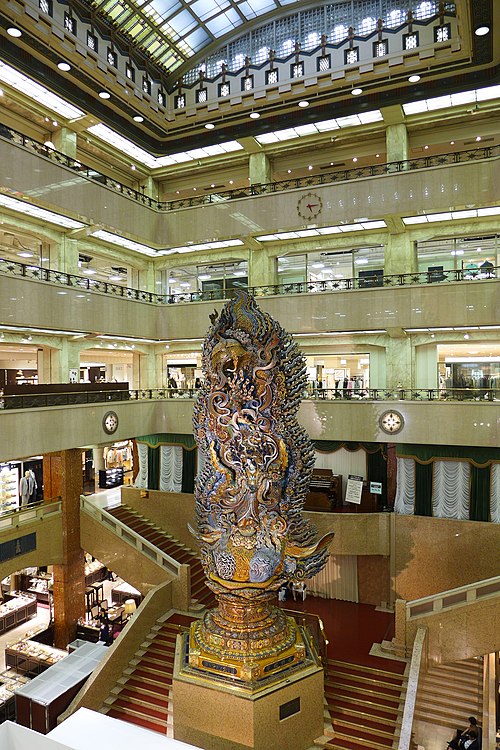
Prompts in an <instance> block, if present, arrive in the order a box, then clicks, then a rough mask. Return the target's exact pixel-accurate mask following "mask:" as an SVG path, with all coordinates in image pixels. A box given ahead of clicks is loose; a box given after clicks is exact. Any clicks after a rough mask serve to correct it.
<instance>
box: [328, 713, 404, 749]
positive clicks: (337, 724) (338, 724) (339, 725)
mask: <svg viewBox="0 0 500 750" xmlns="http://www.w3.org/2000/svg"><path fill="white" fill-rule="evenodd" d="M333 728H334V730H335V735H337V733H338V732H342V731H345V732H348V733H349V734H352V733H356V732H358V731H359V732H363V733H364V734H365V733H366V734H368V735H369V736H371V737H373V735H376V737H378V738H379V740H380V741H382V740H389V741H390V742H391V743H392V741H393V739H394V732H387V731H384V730H383V729H379V728H378V727H376V726H373V727H372V726H370V724H367V723H366V722H363V723H356V724H355V723H353V722H352V721H346V720H345V719H338V718H335V719H334V721H333Z"/></svg>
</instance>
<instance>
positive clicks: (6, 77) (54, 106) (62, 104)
mask: <svg viewBox="0 0 500 750" xmlns="http://www.w3.org/2000/svg"><path fill="white" fill-rule="evenodd" d="M0 81H4V82H5V83H8V84H9V86H11V87H12V88H13V89H15V90H16V91H18V92H20V93H22V94H25V96H27V97H29V98H30V99H32V100H34V101H36V102H37V103H38V104H39V105H40V106H45V107H46V108H47V109H50V110H51V111H52V112H57V114H58V115H62V116H63V117H66V118H68V119H69V120H76V119H79V118H80V117H83V115H84V113H83V111H82V110H81V109H78V107H74V106H73V105H72V104H69V103H68V102H67V101H65V100H64V99H61V97H60V96H57V94H53V93H52V91H49V89H47V88H45V86H41V85H40V84H39V83H36V81H33V80H32V79H31V78H28V76H25V75H23V74H22V73H19V71H17V70H15V69H14V68H11V67H10V66H9V65H6V64H5V63H4V62H1V61H0Z"/></svg>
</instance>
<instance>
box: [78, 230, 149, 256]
mask: <svg viewBox="0 0 500 750" xmlns="http://www.w3.org/2000/svg"><path fill="white" fill-rule="evenodd" d="M90 236H91V237H98V238H99V239H100V240H105V241H106V242H111V243H112V244H113V245H119V246H120V247H126V248H127V250H135V251H136V252H138V253H142V254H143V255H156V254H157V252H156V250H154V248H152V247H149V245H143V244H141V243H140V242H134V241H133V240H128V239H127V238H126V237H121V236H120V235H119V234H113V233H112V232H106V231H105V230H104V229H98V230H97V231H96V232H92V233H91V235H90Z"/></svg>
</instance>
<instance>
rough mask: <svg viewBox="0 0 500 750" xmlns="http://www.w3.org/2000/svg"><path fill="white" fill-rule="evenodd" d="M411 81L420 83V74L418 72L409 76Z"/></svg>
mask: <svg viewBox="0 0 500 750" xmlns="http://www.w3.org/2000/svg"><path fill="white" fill-rule="evenodd" d="M408 80H409V82H410V83H418V82H419V81H420V76H418V75H417V74H416V73H415V75H412V76H410V77H409V78H408Z"/></svg>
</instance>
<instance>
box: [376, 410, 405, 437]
mask: <svg viewBox="0 0 500 750" xmlns="http://www.w3.org/2000/svg"><path fill="white" fill-rule="evenodd" d="M378 423H379V426H380V429H381V430H383V431H384V432H387V433H388V434H389V435H395V434H396V433H397V432H401V430H402V429H403V427H404V426H405V420H404V417H403V415H402V414H400V413H399V412H398V411H396V410H395V409H389V411H385V412H384V413H383V414H381V415H380V418H379V420H378Z"/></svg>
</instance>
